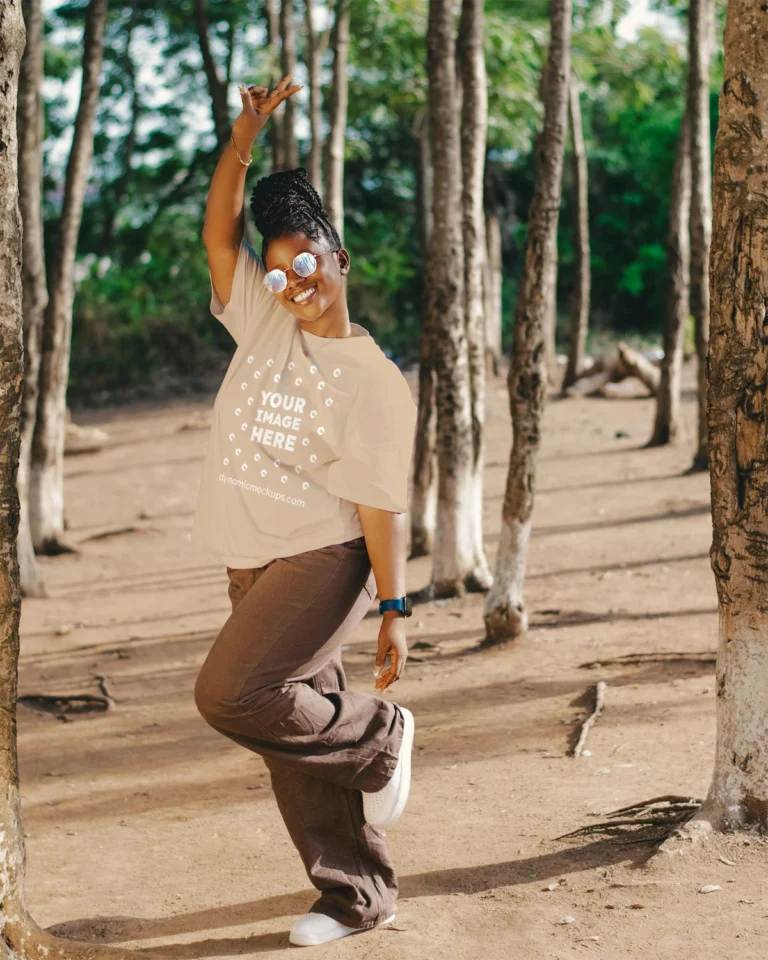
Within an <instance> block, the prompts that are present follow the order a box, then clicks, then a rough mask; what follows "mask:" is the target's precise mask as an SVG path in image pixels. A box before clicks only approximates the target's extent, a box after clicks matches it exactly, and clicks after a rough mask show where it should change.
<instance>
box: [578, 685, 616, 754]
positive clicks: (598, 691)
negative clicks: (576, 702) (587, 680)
mask: <svg viewBox="0 0 768 960" xmlns="http://www.w3.org/2000/svg"><path fill="white" fill-rule="evenodd" d="M607 689H608V687H607V684H606V682H605V680H598V682H597V684H596V685H595V708H594V710H593V711H592V713H590V715H589V716H588V717H587V719H586V720H585V721H584V723H583V724H582V725H581V733H580V734H579V739H578V740H577V741H576V745H575V746H574V748H573V752H572V753H571V756H572V757H580V756H581V753H582V751H583V749H584V747H585V746H586V743H587V737H588V736H589V731H590V730H591V729H592V727H594V725H595V721H596V720H597V718H598V717H599V716H600V714H601V713H602V712H603V707H604V706H605V691H606V690H607Z"/></svg>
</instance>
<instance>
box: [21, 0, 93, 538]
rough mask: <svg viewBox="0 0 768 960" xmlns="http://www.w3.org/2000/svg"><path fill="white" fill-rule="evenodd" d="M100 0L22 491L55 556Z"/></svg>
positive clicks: (88, 42) (86, 54) (86, 57)
mask: <svg viewBox="0 0 768 960" xmlns="http://www.w3.org/2000/svg"><path fill="white" fill-rule="evenodd" d="M107 2H108V0H90V3H89V4H88V8H87V10H86V13H85V31H84V38H83V76H82V84H81V88H80V102H79V104H78V108H77V116H76V117H75V131H74V136H73V138H72V147H71V150H70V153H69V159H68V162H67V173H66V178H65V181H64V198H63V202H62V208H61V215H60V217H59V220H58V223H57V231H56V233H57V236H56V240H57V242H56V247H55V255H54V257H53V262H52V263H51V265H50V269H49V271H48V297H49V299H48V304H47V306H46V310H45V317H44V321H43V335H42V357H41V363H40V393H39V396H38V404H37V416H36V421H35V430H34V435H33V440H32V468H31V473H30V488H29V520H30V527H31V530H32V542H33V543H34V545H35V549H36V550H37V552H38V553H58V552H61V551H62V550H66V549H68V548H67V547H65V546H64V544H63V543H62V540H61V538H62V534H63V531H64V435H65V428H66V394H67V381H68V379H69V355H70V341H71V338H72V306H73V302H74V297H75V289H74V265H75V253H76V251H77V238H78V235H79V233H80V222H81V219H82V215H83V200H84V198H85V188H86V185H87V183H88V169H89V166H90V162H91V156H92V153H93V130H94V123H95V119H96V108H97V106H98V101H99V90H100V87H101V64H102V58H103V52H104V27H105V24H106V19H107Z"/></svg>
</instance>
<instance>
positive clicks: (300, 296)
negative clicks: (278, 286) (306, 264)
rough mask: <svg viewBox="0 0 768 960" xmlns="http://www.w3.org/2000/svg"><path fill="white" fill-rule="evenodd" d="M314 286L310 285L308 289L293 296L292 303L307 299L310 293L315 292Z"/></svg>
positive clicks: (302, 301)
mask: <svg viewBox="0 0 768 960" xmlns="http://www.w3.org/2000/svg"><path fill="white" fill-rule="evenodd" d="M315 289H316V288H315V287H310V288H309V290H304V291H302V292H301V293H300V294H298V295H297V296H295V297H293V302H294V303H304V301H305V300H308V299H309V298H310V297H311V296H312V294H313V293H314V292H315Z"/></svg>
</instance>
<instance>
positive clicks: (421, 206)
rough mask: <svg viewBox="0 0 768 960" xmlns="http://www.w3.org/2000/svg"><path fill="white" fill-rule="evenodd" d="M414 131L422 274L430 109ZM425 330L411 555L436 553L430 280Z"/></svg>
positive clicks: (429, 187)
mask: <svg viewBox="0 0 768 960" xmlns="http://www.w3.org/2000/svg"><path fill="white" fill-rule="evenodd" d="M411 133H412V134H413V136H414V137H415V138H416V142H417V143H418V147H419V151H418V165H417V168H416V193H417V206H418V210H419V244H420V258H421V272H422V276H423V275H424V274H425V273H426V269H427V264H428V261H429V248H430V243H431V240H432V230H433V224H432V202H433V169H432V147H431V143H430V133H429V109H428V107H424V108H422V109H421V110H419V111H417V113H416V115H415V117H414V120H413V123H412V125H411ZM421 292H422V298H423V303H422V309H421V310H420V311H419V315H420V317H421V329H420V331H419V388H418V389H419V397H418V419H417V425H416V439H415V442H414V449H413V481H412V484H411V509H410V519H411V531H410V557H411V558H413V557H423V556H427V555H428V554H429V553H431V552H432V548H433V545H434V535H435V523H436V518H437V460H436V455H437V446H436V439H437V438H436V423H437V417H436V410H435V393H436V390H437V383H436V375H435V368H434V364H433V363H432V340H433V337H434V334H433V331H432V328H431V326H430V324H429V311H428V310H427V302H426V284H424V285H422V291H421Z"/></svg>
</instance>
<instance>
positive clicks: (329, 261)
mask: <svg viewBox="0 0 768 960" xmlns="http://www.w3.org/2000/svg"><path fill="white" fill-rule="evenodd" d="M307 250H308V251H309V252H310V253H313V254H314V255H315V256H316V257H317V269H316V270H315V272H314V273H313V274H312V275H311V276H309V277H300V276H299V275H298V274H297V273H296V271H295V270H294V269H293V261H294V258H295V257H296V255H297V254H299V253H303V252H304V251H307ZM320 254H323V256H320ZM264 266H265V267H266V270H267V272H269V271H270V270H283V271H285V274H286V276H287V278H288V286H287V287H286V288H285V290H282V291H281V292H280V293H278V294H273V296H275V297H277V299H278V300H279V301H280V303H282V304H283V306H284V307H286V308H287V309H288V310H290V311H291V313H292V314H293V315H294V316H295V317H298V318H299V320H317V319H319V318H320V317H321V316H322V315H323V314H324V313H325V312H326V311H327V310H328V309H329V307H332V306H333V304H334V303H336V301H337V300H338V298H339V297H340V296H344V280H343V277H344V276H345V275H346V274H347V273H348V272H349V254H348V253H347V251H346V250H344V249H343V248H342V249H341V250H338V251H336V252H328V244H326V243H323V242H322V241H319V240H311V239H310V238H309V237H307V236H306V235H305V234H303V233H296V234H285V235H284V236H281V237H276V238H275V239H274V240H270V242H269V246H268V247H267V252H266V257H265V263H264ZM299 295H303V298H302V299H301V300H299V301H298V302H297V301H296V300H295V299H294V298H295V297H297V296H299Z"/></svg>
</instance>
